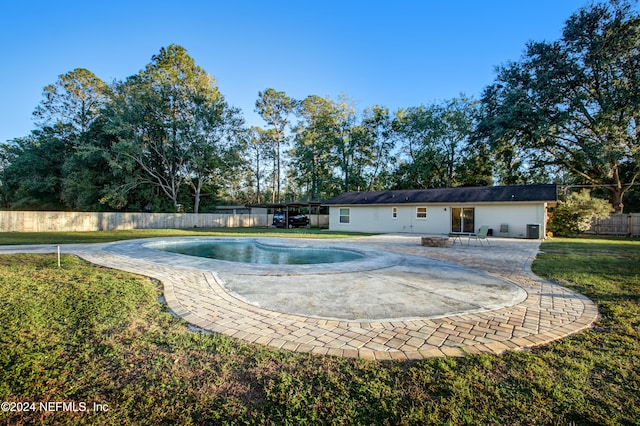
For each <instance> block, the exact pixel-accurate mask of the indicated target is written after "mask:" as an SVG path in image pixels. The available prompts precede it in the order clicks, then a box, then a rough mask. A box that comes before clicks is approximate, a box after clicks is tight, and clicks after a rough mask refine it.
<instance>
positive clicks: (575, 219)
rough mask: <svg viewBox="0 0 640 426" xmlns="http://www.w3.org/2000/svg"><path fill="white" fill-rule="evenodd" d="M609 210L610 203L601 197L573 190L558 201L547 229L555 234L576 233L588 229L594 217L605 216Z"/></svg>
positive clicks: (587, 191)
mask: <svg viewBox="0 0 640 426" xmlns="http://www.w3.org/2000/svg"><path fill="white" fill-rule="evenodd" d="M611 212H613V208H612V207H611V204H609V202H608V201H607V200H603V199H601V198H592V197H591V191H589V190H586V189H585V190H582V191H580V192H573V193H571V194H569V195H568V196H567V198H566V199H565V200H564V201H559V202H558V207H556V209H555V210H554V212H553V216H552V217H551V221H550V222H549V226H548V229H549V231H550V232H552V233H553V234H554V235H557V236H564V237H568V236H572V235H576V234H579V233H581V232H584V231H588V230H589V229H590V228H591V222H592V221H593V219H594V218H598V219H604V218H607V217H609V215H610V214H611Z"/></svg>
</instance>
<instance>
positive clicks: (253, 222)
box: [0, 209, 270, 232]
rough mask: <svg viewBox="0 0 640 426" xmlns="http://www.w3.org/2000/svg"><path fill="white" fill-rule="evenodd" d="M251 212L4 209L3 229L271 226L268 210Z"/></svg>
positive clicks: (0, 213)
mask: <svg viewBox="0 0 640 426" xmlns="http://www.w3.org/2000/svg"><path fill="white" fill-rule="evenodd" d="M259 210H263V211H257V212H252V213H249V214H220V213H199V214H194V213H117V212H104V213H100V212H39V211H0V232H47V231H49V232H54V231H59V232H74V231H106V230H121V229H170V228H177V229H186V228H218V227H228V228H240V227H252V226H268V225H270V223H269V222H268V219H269V217H268V215H267V211H266V209H259Z"/></svg>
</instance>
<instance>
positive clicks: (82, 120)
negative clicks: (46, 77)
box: [33, 68, 110, 134]
mask: <svg viewBox="0 0 640 426" xmlns="http://www.w3.org/2000/svg"><path fill="white" fill-rule="evenodd" d="M109 92H110V88H109V86H108V85H107V84H106V83H105V82H104V81H102V80H101V79H99V78H98V77H96V75H95V74H94V73H92V72H91V71H89V70H86V69H84V68H76V69H74V70H73V71H70V72H68V73H66V74H61V75H59V76H58V81H56V82H55V83H54V84H50V85H48V86H46V87H45V88H44V90H43V97H44V99H43V101H42V102H41V103H40V105H38V107H37V108H36V109H35V111H34V112H33V115H34V117H35V118H36V119H37V120H38V122H39V124H40V125H41V126H53V125H55V124H57V123H62V124H70V125H71V126H72V127H73V129H74V130H75V131H76V133H77V134H80V133H83V132H85V131H86V130H87V129H88V128H89V125H90V124H91V122H92V121H93V120H95V118H96V117H97V116H98V115H99V111H100V108H102V106H103V105H104V103H105V101H106V100H107V99H108V96H109Z"/></svg>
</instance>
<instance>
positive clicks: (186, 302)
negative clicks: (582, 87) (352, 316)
mask: <svg viewBox="0 0 640 426" xmlns="http://www.w3.org/2000/svg"><path fill="white" fill-rule="evenodd" d="M419 239H420V236H416V235H404V234H403V235H388V236H376V237H371V238H369V237H365V238H362V237H361V238H357V239H356V238H354V239H352V240H350V241H349V243H350V244H353V245H357V246H360V247H362V248H363V249H367V248H371V249H383V250H388V251H396V252H398V253H409V254H414V255H421V256H426V257H430V258H434V259H446V260H447V261H456V262H457V263H458V264H461V265H464V266H467V267H469V266H472V267H475V268H476V269H478V270H481V271H484V272H488V273H490V274H495V275H497V276H501V277H502V278H504V279H507V280H510V281H511V282H513V283H515V284H517V285H518V286H520V287H521V288H523V289H524V290H525V291H526V292H527V297H526V298H525V299H524V300H523V301H522V302H521V303H518V304H516V305H513V306H509V307H505V308H500V309H494V310H490V311H484V312H477V313H470V314H458V315H451V316H446V317H441V318H432V319H408V320H393V321H372V322H371V321H340V320H330V319H321V318H313V317H307V316H301V315H293V314H286V313H280V312H275V311H270V310H266V309H263V308H260V307H257V306H254V305H251V304H248V303H244V302H243V301H241V300H239V299H237V298H236V297H233V296H232V295H230V294H229V293H227V292H226V291H225V290H224V288H223V286H221V285H220V278H219V277H218V276H217V274H216V272H213V271H202V270H198V269H190V268H183V267H177V266H174V265H168V264H162V263H154V262H148V261H145V260H143V259H140V258H136V257H132V256H129V255H126V253H115V252H114V251H113V249H112V248H113V244H117V243H113V244H77V245H66V246H62V248H63V252H65V253H71V254H75V255H77V256H79V257H81V258H83V259H85V260H87V261H89V262H91V263H93V264H96V265H100V266H105V267H110V268H114V269H119V270H124V271H127V272H132V273H136V274H140V275H144V276H148V277H151V278H155V279H158V280H159V281H161V282H162V283H163V286H164V299H165V301H166V303H167V305H168V307H169V309H171V311H172V312H173V313H174V314H175V315H176V316H178V317H180V318H182V319H184V320H185V321H187V322H188V323H190V324H192V325H194V326H196V327H198V328H200V329H202V330H206V331H210V332H215V333H222V334H225V335H228V336H231V337H233V338H237V339H239V340H242V341H245V342H249V343H255V344H262V345H266V346H269V347H273V348H277V349H283V350H288V351H296V352H308V353H314V354H320V355H335V356H343V357H360V358H364V359H371V360H392V359H395V360H417V359H424V358H432V357H440V356H464V355H466V354H482V353H490V354H499V353H503V352H504V351H507V350H524V349H526V348H532V347H536V346H540V345H544V344H547V343H550V342H553V341H555V340H558V339H561V338H563V337H566V336H568V335H571V334H574V333H577V332H579V331H581V330H584V329H587V328H589V327H591V325H592V323H593V322H594V321H595V320H596V319H597V317H598V311H597V308H596V306H595V304H594V303H593V302H592V301H591V300H589V299H588V298H587V297H585V296H583V295H581V294H578V293H575V292H573V291H571V290H569V289H567V288H565V287H562V286H560V285H558V284H555V283H552V282H549V281H546V280H543V279H541V278H539V277H537V276H535V275H534V274H533V273H532V272H531V270H530V265H531V262H532V261H533V258H534V257H535V254H536V253H537V252H538V247H539V242H537V244H535V242H532V241H530V240H529V241H523V240H516V241H511V240H507V239H492V241H491V243H492V245H491V246H490V247H482V248H480V247H472V246H466V247H465V246H461V247H451V248H426V247H421V246H420V243H419ZM327 242H328V243H330V242H329V241H327ZM340 243H341V244H343V243H346V241H345V240H341V241H340ZM120 244H122V243H120ZM519 246H522V247H525V248H524V249H522V250H520V251H518V250H517V247H519ZM25 251H35V252H43V251H44V252H46V251H49V252H51V251H53V247H52V246H30V247H27V246H22V247H20V246H13V247H11V248H8V247H7V246H5V247H0V253H8V252H25Z"/></svg>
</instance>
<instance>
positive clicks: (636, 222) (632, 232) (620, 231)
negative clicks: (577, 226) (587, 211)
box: [587, 213, 640, 237]
mask: <svg viewBox="0 0 640 426" xmlns="http://www.w3.org/2000/svg"><path fill="white" fill-rule="evenodd" d="M587 232H588V233H591V234H597V235H627V236H630V237H639V236H640V213H629V214H612V215H611V216H609V217H608V218H606V219H594V220H593V222H592V223H591V229H590V230H589V231H587Z"/></svg>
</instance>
